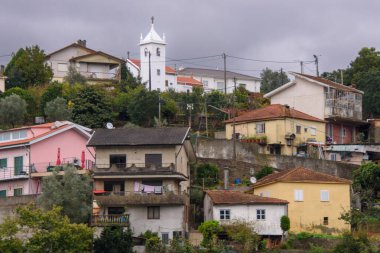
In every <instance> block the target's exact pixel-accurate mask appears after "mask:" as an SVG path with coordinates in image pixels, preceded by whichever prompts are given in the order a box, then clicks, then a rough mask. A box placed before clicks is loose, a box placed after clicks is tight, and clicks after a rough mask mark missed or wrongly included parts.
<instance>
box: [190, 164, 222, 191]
mask: <svg viewBox="0 0 380 253" xmlns="http://www.w3.org/2000/svg"><path fill="white" fill-rule="evenodd" d="M218 181H219V167H218V166H216V165H214V164H210V163H204V164H200V165H198V166H197V167H196V176H195V184H197V185H203V182H204V185H205V186H214V185H216V184H217V183H218Z"/></svg>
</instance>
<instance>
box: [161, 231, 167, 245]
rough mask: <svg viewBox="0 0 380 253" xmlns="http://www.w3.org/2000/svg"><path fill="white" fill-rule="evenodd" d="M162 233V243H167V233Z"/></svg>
mask: <svg viewBox="0 0 380 253" xmlns="http://www.w3.org/2000/svg"><path fill="white" fill-rule="evenodd" d="M161 235H162V243H163V244H169V233H161Z"/></svg>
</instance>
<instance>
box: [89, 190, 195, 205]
mask: <svg viewBox="0 0 380 253" xmlns="http://www.w3.org/2000/svg"><path fill="white" fill-rule="evenodd" d="M98 192H99V193H95V195H94V199H95V200H96V201H97V202H98V204H100V205H101V206H110V205H118V206H125V205H152V204H153V205H154V204H157V205H170V204H177V205H184V204H186V203H188V200H189V195H188V194H187V193H186V192H175V191H165V190H164V191H162V192H160V193H157V192H156V193H155V192H150V193H146V192H142V191H136V192H135V191H132V192H128V191H124V192H108V191H103V192H102V191H98Z"/></svg>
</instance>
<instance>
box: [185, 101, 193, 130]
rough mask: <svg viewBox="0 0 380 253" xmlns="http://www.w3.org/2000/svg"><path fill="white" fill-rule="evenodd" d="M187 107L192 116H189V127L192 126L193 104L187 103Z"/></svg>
mask: <svg viewBox="0 0 380 253" xmlns="http://www.w3.org/2000/svg"><path fill="white" fill-rule="evenodd" d="M186 108H187V110H189V112H190V116H189V127H190V128H191V110H193V108H194V107H193V104H187V105H186Z"/></svg>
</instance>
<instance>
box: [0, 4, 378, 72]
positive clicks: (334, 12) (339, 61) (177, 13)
mask: <svg viewBox="0 0 380 253" xmlns="http://www.w3.org/2000/svg"><path fill="white" fill-rule="evenodd" d="M379 11H380V1H377V0H373V1H370V0H360V1H357V0H314V1H308V0H260V1H259V0H135V1H126V0H106V1H104V0H103V1H99V0H59V1H58V0H1V1H0V31H1V33H0V56H2V55H8V54H10V53H12V52H15V51H17V50H18V49H19V48H20V47H25V46H30V45H35V44H37V45H39V46H40V47H41V48H42V49H44V50H45V52H46V53H49V52H52V51H55V50H57V49H59V48H62V47H64V46H66V45H68V44H70V43H72V42H74V41H76V40H78V39H86V40H87V46H88V47H90V48H92V49H95V50H101V51H104V52H106V53H109V54H112V55H115V56H118V57H126V55H127V51H130V52H131V56H132V57H137V58H138V52H139V51H138V50H139V48H138V43H139V39H140V34H141V33H143V35H145V34H146V33H147V32H148V31H149V28H150V17H151V16H154V17H155V28H156V31H157V32H158V33H159V34H160V35H162V33H165V35H166V40H167V42H168V45H167V49H166V54H167V57H168V58H170V59H186V58H193V57H201V56H210V55H221V54H222V53H223V52H225V53H226V54H227V55H233V56H238V57H244V58H250V59H260V60H274V61H286V62H289V61H290V62H292V61H297V60H304V61H307V60H313V54H316V55H320V57H319V59H320V71H321V72H323V71H330V70H333V69H337V68H344V67H346V66H347V65H348V64H349V63H350V61H351V60H353V59H354V58H355V57H356V55H357V52H358V51H359V50H360V48H362V47H364V46H369V47H376V48H377V49H379V48H380V32H379V26H380V15H379ZM9 60H10V57H8V56H6V57H0V63H1V64H6V63H7V62H8V61H9ZM187 62H188V63H184V62H176V63H177V66H179V65H184V66H193V67H209V68H222V67H223V62H222V58H221V57H215V58H210V59H200V60H193V61H187ZM170 64H171V65H174V62H173V61H172V62H170ZM227 65H228V69H231V70H234V71H236V72H241V73H244V74H249V75H254V76H258V75H259V73H260V70H261V69H263V68H265V67H269V68H272V69H280V68H281V67H282V68H283V69H284V70H285V71H291V70H293V71H299V70H300V67H299V63H291V64H288V63H282V64H275V63H263V62H254V61H245V60H237V59H232V58H227ZM305 73H312V74H314V73H315V66H314V64H308V65H306V67H305Z"/></svg>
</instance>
